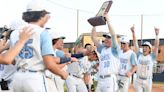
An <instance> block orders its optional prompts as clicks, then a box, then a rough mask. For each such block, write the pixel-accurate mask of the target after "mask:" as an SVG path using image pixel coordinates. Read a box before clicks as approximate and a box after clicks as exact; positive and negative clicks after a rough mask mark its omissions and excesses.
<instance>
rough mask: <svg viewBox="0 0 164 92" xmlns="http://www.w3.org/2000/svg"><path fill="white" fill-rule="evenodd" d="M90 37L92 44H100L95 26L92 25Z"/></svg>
mask: <svg viewBox="0 0 164 92" xmlns="http://www.w3.org/2000/svg"><path fill="white" fill-rule="evenodd" d="M91 39H92V41H93V43H94V45H95V46H96V47H97V48H98V47H99V45H100V43H99V41H98V40H97V33H96V27H93V28H92V34H91Z"/></svg>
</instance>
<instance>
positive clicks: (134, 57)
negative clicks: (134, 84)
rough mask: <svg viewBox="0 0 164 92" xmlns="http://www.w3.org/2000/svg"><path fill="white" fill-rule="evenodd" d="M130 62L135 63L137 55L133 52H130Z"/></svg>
mask: <svg viewBox="0 0 164 92" xmlns="http://www.w3.org/2000/svg"><path fill="white" fill-rule="evenodd" d="M130 62H131V64H132V65H137V56H136V54H135V53H132V54H131V56H130Z"/></svg>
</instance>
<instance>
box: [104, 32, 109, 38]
mask: <svg viewBox="0 0 164 92" xmlns="http://www.w3.org/2000/svg"><path fill="white" fill-rule="evenodd" d="M103 37H105V38H111V35H110V33H104V34H103Z"/></svg>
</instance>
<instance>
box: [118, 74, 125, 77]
mask: <svg viewBox="0 0 164 92" xmlns="http://www.w3.org/2000/svg"><path fill="white" fill-rule="evenodd" d="M118 75H119V76H122V77H127V76H126V75H122V74H118Z"/></svg>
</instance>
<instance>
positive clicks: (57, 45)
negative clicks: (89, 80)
mask: <svg viewBox="0 0 164 92" xmlns="http://www.w3.org/2000/svg"><path fill="white" fill-rule="evenodd" d="M51 36H52V43H53V49H54V53H55V54H56V56H57V57H60V58H62V57H65V53H64V51H62V50H63V46H64V42H63V40H64V39H65V37H64V36H60V35H59V34H57V33H55V32H53V34H51ZM66 64H67V63H64V64H63V68H62V69H63V70H64V71H66V69H67V66H66ZM54 82H55V84H56V87H57V92H64V83H65V80H63V79H61V77H60V76H58V75H54Z"/></svg>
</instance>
